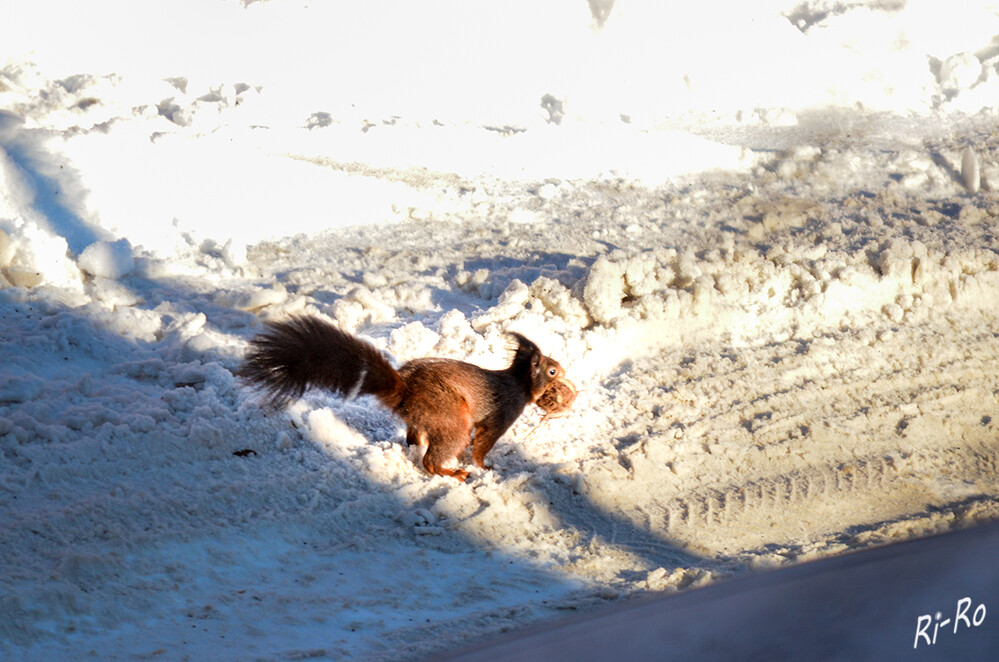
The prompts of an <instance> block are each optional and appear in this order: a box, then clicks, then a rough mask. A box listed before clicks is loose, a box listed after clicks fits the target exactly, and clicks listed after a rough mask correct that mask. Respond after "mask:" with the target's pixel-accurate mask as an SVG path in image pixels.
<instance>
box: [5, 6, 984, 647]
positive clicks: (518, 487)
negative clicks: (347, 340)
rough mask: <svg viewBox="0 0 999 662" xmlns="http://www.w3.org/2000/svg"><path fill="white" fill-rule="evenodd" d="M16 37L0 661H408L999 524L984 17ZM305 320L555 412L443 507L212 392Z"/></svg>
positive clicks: (353, 424)
mask: <svg viewBox="0 0 999 662" xmlns="http://www.w3.org/2000/svg"><path fill="white" fill-rule="evenodd" d="M6 4H9V5H10V6H9V7H4V15H5V16H8V17H10V16H13V17H16V18H17V20H6V21H3V22H2V24H0V43H2V44H3V45H4V47H3V52H2V53H0V357H2V360H0V457H2V460H0V494H3V499H0V526H2V528H3V531H4V534H3V536H0V548H2V549H0V556H2V558H3V559H4V567H3V570H2V571H0V654H2V655H3V656H4V657H9V658H11V659H23V660H46V659H64V658H69V657H72V658H74V659H101V660H105V659H106V660H115V659H133V658H134V657H137V656H139V657H143V656H153V657H161V656H162V658H163V659H208V658H210V659H219V660H226V659H233V660H236V659H239V660H242V659H310V658H314V659H338V660H339V659H355V660H376V659H400V658H412V659H418V658H421V657H424V656H430V655H434V654H438V653H440V652H442V651H447V650H451V649H453V648H454V647H457V646H467V645H469V644H471V643H473V642H475V641H477V640H479V639H481V638H483V637H488V636H491V635H494V634H496V633H498V632H501V631H504V630H509V629H516V628H521V627H525V626H527V625H530V624H533V623H537V622H540V621H544V620H549V619H554V618H559V617H560V616H563V615H565V614H566V613H567V612H571V611H581V610H587V609H590V608H593V607H595V606H597V605H600V604H604V603H606V602H608V601H617V600H625V599H627V598H628V597H630V596H632V595H636V594H646V593H648V592H670V591H677V590H687V589H691V588H696V587H698V586H702V585H704V584H707V583H710V582H714V581H724V580H725V579H726V578H729V577H732V576H736V575H740V574H744V573H748V572H752V571H755V570H757V569H762V568H771V567H780V566H784V565H788V564H793V563H799V562H802V561H807V560H809V559H814V558H819V557H823V556H829V555H834V554H839V553H841V552H844V551H847V550H852V549H860V548H864V547H868V546H872V545H879V544H885V543H891V542H896V541H900V540H904V539H908V538H912V537H916V536H922V535H928V534H931V533H935V532H939V531H943V530H948V529H951V528H956V527H963V526H970V525H973V524H975V523H978V522H982V521H986V520H991V519H995V518H996V517H997V515H999V490H997V488H996V485H997V481H996V467H997V464H999V438H997V434H996V425H997V423H996V420H997V414H999V397H997V394H999V376H997V375H996V374H995V371H994V370H990V369H988V366H992V365H995V363H996V361H997V360H999V342H997V340H996V335H995V332H994V329H995V328H996V324H997V311H999V239H997V238H996V231H995V228H996V222H997V221H996V219H997V217H999V201H997V198H996V192H997V191H999V141H997V139H996V136H995V132H994V127H995V124H996V121H997V118H999V106H997V105H996V99H999V95H997V92H999V51H997V49H996V47H995V42H994V35H996V34H999V15H997V6H996V4H995V3H990V2H970V1H969V2H955V3H950V4H948V5H947V6H946V8H942V7H941V5H940V3H938V2H933V1H932V0H910V1H909V2H906V3H899V2H845V3H844V2H826V1H825V0H806V1H805V2H800V1H796V2H789V1H787V0H757V1H754V2H732V3H725V4H724V5H723V6H721V7H719V6H718V4H717V3H715V4H712V5H711V6H710V7H705V6H703V5H702V4H701V5H699V4H697V3H688V4H689V5H696V6H689V7H686V8H684V9H682V10H679V9H677V8H675V7H668V6H667V5H665V4H663V3H657V2H646V1H644V0H617V1H616V2H609V1H601V0H591V2H589V3H583V2H581V1H574V2H568V0H565V1H562V2H546V3H534V2H527V1H526V0H522V1H520V0H518V1H515V2H506V3H493V4H491V5H488V6H481V5H477V4H476V5H474V7H473V6H472V5H471V4H469V3H464V2H459V1H458V0H441V1H439V2H430V3H388V2H367V3H310V2H285V1H282V0H267V1H258V2H242V3H240V2H234V1H225V2H223V1H220V0H212V1H210V2H205V1H204V0H199V1H198V2H197V3H195V2H193V0H191V1H190V2H171V3H152V4H149V3H129V2H117V1H114V0H98V1H96V2H91V3H87V4H86V8H85V9H84V8H83V5H82V4H80V3H71V2H66V1H65V0H44V1H39V2H33V3H17V4H16V5H15V4H14V3H6ZM28 25H30V26H35V27H36V28H38V29H31V30H27V29H25V26H28ZM123 26H126V27H123ZM294 314H312V315H318V316H323V317H325V318H328V319H330V320H332V321H334V322H336V323H337V324H339V325H340V326H341V327H342V328H344V329H346V330H348V331H350V332H352V333H357V334H359V335H361V336H363V337H365V338H367V339H368V340H370V341H372V342H373V343H375V344H376V345H377V346H378V347H379V348H381V349H383V350H385V351H386V352H387V353H388V354H389V355H390V356H391V357H392V359H393V360H394V361H396V362H403V361H406V360H409V359H412V358H416V357H421V356H428V355H438V356H447V357H452V358H458V359H462V360H468V361H473V362H476V363H478V364H480V365H483V366H485V367H490V368H494V367H500V366H502V365H504V363H505V361H506V359H507V354H506V351H507V350H506V341H505V338H504V332H505V331H507V330H515V331H519V332H521V333H523V334H525V335H527V336H528V337H530V338H531V339H532V340H534V341H535V342H537V343H538V344H539V345H540V346H541V347H542V348H543V350H544V351H545V352H546V353H548V354H549V355H551V356H552V357H553V358H555V359H557V360H558V361H559V362H560V363H561V364H562V365H563V366H564V367H565V369H566V372H567V377H568V378H569V379H571V380H572V382H573V383H574V384H575V385H576V386H577V387H578V388H579V390H580V393H579V397H578V398H577V400H576V402H575V403H574V405H573V407H572V408H571V409H570V410H569V411H568V412H567V413H566V414H565V415H564V416H561V417H557V418H551V419H549V420H546V421H545V422H544V423H541V417H542V414H543V412H541V411H540V410H537V409H536V408H532V409H530V410H529V411H528V412H526V413H525V415H524V416H523V417H522V418H521V420H520V421H518V422H517V424H516V425H515V426H514V427H513V428H512V429H511V430H510V431H509V432H508V433H507V434H506V435H505V436H504V438H503V439H501V440H500V442H499V443H498V444H497V446H496V448H495V449H494V450H493V451H492V453H491V454H490V458H489V459H490V461H492V463H493V464H494V469H493V470H490V471H483V470H478V469H473V471H472V476H471V478H470V480H469V482H468V483H466V484H457V483H455V482H454V481H452V480H450V479H445V478H440V477H434V478H431V477H429V476H427V475H426V474H425V473H424V472H423V471H422V469H421V468H420V465H419V462H418V461H417V460H418V458H417V457H415V456H414V454H413V452H412V451H410V449H408V448H407V447H406V446H405V444H404V431H403V429H402V426H401V424H400V423H399V421H397V420H395V419H394V418H393V417H392V415H391V414H389V413H387V412H386V411H385V410H383V409H380V408H379V407H378V405H377V404H376V403H375V402H374V401H373V400H370V399H368V398H359V399H354V400H350V401H344V400H341V399H338V398H335V397H332V396H329V395H327V394H323V393H309V394H307V395H306V396H305V397H304V398H303V399H301V400H299V401H297V402H295V403H293V404H291V405H289V406H288V407H287V408H286V409H284V410H280V411H275V410H271V409H268V408H267V407H266V406H265V405H264V403H263V402H262V401H261V399H260V397H259V395H258V394H255V393H253V392H252V391H250V390H248V389H246V388H245V387H244V385H242V384H241V383H240V382H239V380H238V379H237V378H236V377H235V376H234V372H235V371H236V369H237V368H238V366H239V364H240V361H241V358H242V355H243V352H244V349H245V347H246V343H247V342H248V340H249V339H250V338H252V337H253V335H254V334H256V333H258V332H259V331H260V330H261V329H262V323H263V322H264V321H266V320H269V319H281V318H284V317H287V316H289V315H294Z"/></svg>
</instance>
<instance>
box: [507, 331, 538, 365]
mask: <svg viewBox="0 0 999 662" xmlns="http://www.w3.org/2000/svg"><path fill="white" fill-rule="evenodd" d="M506 335H507V337H508V338H509V339H510V343H509V346H510V349H512V350H513V361H512V363H513V364H515V365H516V364H520V365H528V366H532V367H533V366H534V365H535V364H536V363H537V362H538V361H540V360H541V350H540V349H539V348H538V346H537V345H535V344H534V343H533V342H531V341H530V340H528V339H527V338H526V337H524V336H522V335H521V334H519V333H517V332H516V331H507V333H506Z"/></svg>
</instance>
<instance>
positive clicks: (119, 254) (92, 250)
mask: <svg viewBox="0 0 999 662" xmlns="http://www.w3.org/2000/svg"><path fill="white" fill-rule="evenodd" d="M77 264H78V265H79V267H80V269H82V270H83V271H85V272H87V273H88V274H90V275H91V276H97V277H100V278H110V279H112V280H117V279H119V278H122V277H124V276H127V275H128V274H130V273H132V270H133V269H135V258H133V257H132V245H131V244H130V243H129V242H128V239H119V240H118V241H97V242H94V243H93V244H91V245H89V246H87V248H86V249H84V251H83V253H81V254H80V259H79V260H77Z"/></svg>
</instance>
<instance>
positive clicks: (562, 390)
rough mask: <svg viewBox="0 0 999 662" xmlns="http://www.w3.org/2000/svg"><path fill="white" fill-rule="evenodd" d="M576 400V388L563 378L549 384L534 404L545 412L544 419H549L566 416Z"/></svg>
mask: <svg viewBox="0 0 999 662" xmlns="http://www.w3.org/2000/svg"><path fill="white" fill-rule="evenodd" d="M575 400H576V386H575V385H574V384H573V383H572V382H570V381H569V380H568V379H565V378H564V377H561V378H559V379H556V380H555V381H553V382H552V383H551V384H549V385H548V388H546V389H545V390H544V392H542V393H541V395H540V396H539V397H538V400H537V402H535V403H534V404H536V405H537V406H539V407H541V408H542V409H544V410H545V416H544V418H549V417H552V416H561V415H562V414H564V413H565V412H566V411H568V409H569V407H571V406H572V403H573V402H575ZM542 420H544V419H542Z"/></svg>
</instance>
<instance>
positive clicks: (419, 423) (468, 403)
mask: <svg viewBox="0 0 999 662" xmlns="http://www.w3.org/2000/svg"><path fill="white" fill-rule="evenodd" d="M510 337H511V339H512V340H513V347H514V355H513V359H512V360H511V361H510V365H509V366H508V367H507V368H506V369H504V370H486V369H484V368H480V367H478V366H476V365H472V364H471V363H465V362H464V361H456V360H453V359H441V358H425V359H414V360H412V361H410V362H408V363H406V364H404V365H403V366H401V367H400V368H399V369H398V370H396V369H394V368H393V367H392V366H391V364H389V362H388V361H387V360H386V359H385V357H383V356H382V355H381V353H380V352H379V351H378V350H377V349H375V348H374V347H373V346H372V345H370V344H369V343H366V342H364V341H363V340H360V339H359V338H356V337H354V336H352V335H350V334H349V333H347V332H345V331H342V330H340V329H338V328H337V327H335V326H333V325H332V324H329V323H327V322H324V321H322V320H320V319H317V318H315V317H296V318H293V319H290V320H288V321H285V322H278V323H272V324H268V328H267V330H266V331H265V332H264V333H262V334H260V335H259V336H257V337H256V338H254V339H253V340H252V341H251V343H250V349H249V351H247V354H246V360H245V362H244V364H243V367H242V369H241V370H240V376H242V377H243V378H244V379H246V380H248V381H249V382H251V383H253V384H254V385H256V386H258V387H260V388H261V389H263V390H264V391H265V392H267V394H268V396H269V398H270V401H271V403H272V404H274V405H280V404H283V403H285V402H287V401H288V400H290V399H292V398H296V397H299V396H301V395H302V394H303V393H304V392H305V391H306V389H308V388H310V387H319V388H325V389H327V390H330V391H334V392H336V393H340V394H342V395H359V394H370V395H374V396H376V397H377V398H378V399H379V400H380V401H381V402H382V404H384V405H385V406H386V407H388V408H389V409H391V410H392V411H393V412H395V413H396V415H398V416H399V418H401V419H402V420H403V421H405V423H406V428H407V430H406V442H407V443H408V444H419V445H421V446H426V447H427V451H426V453H425V454H424V456H423V466H424V467H425V468H426V470H427V471H429V472H430V473H432V474H438V475H442V476H453V477H454V478H456V479H458V480H465V479H466V478H467V477H468V471H466V470H464V469H453V468H450V467H448V466H446V465H449V464H451V463H452V462H453V461H454V460H456V459H457V458H458V456H459V455H461V453H462V452H463V451H464V450H465V448H467V447H468V445H469V443H471V444H472V458H473V460H474V461H475V463H476V464H477V465H478V466H480V467H483V468H489V467H488V466H487V465H486V464H485V457H486V454H487V453H488V452H489V451H490V449H492V447H493V445H494V444H495V443H496V441H497V440H498V439H499V438H500V437H501V436H502V435H503V433H504V432H506V431H507V429H508V428H509V427H510V426H511V425H512V424H513V422H514V421H516V420H517V417H518V416H520V414H521V412H523V411H524V407H526V406H527V405H528V404H530V403H533V402H535V401H536V400H537V399H538V397H539V396H540V395H541V394H542V393H543V392H544V391H545V389H546V388H548V386H549V384H550V383H551V382H552V381H554V380H557V379H560V378H561V377H562V376H563V375H564V374H565V372H564V371H563V370H562V366H560V365H559V364H558V362H557V361H555V360H554V359H551V358H549V357H547V356H545V355H543V354H542V353H541V350H540V349H538V346H537V345H535V344H534V343H533V342H531V341H530V340H528V339H527V338H525V337H524V336H522V335H520V334H518V333H511V334H510Z"/></svg>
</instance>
